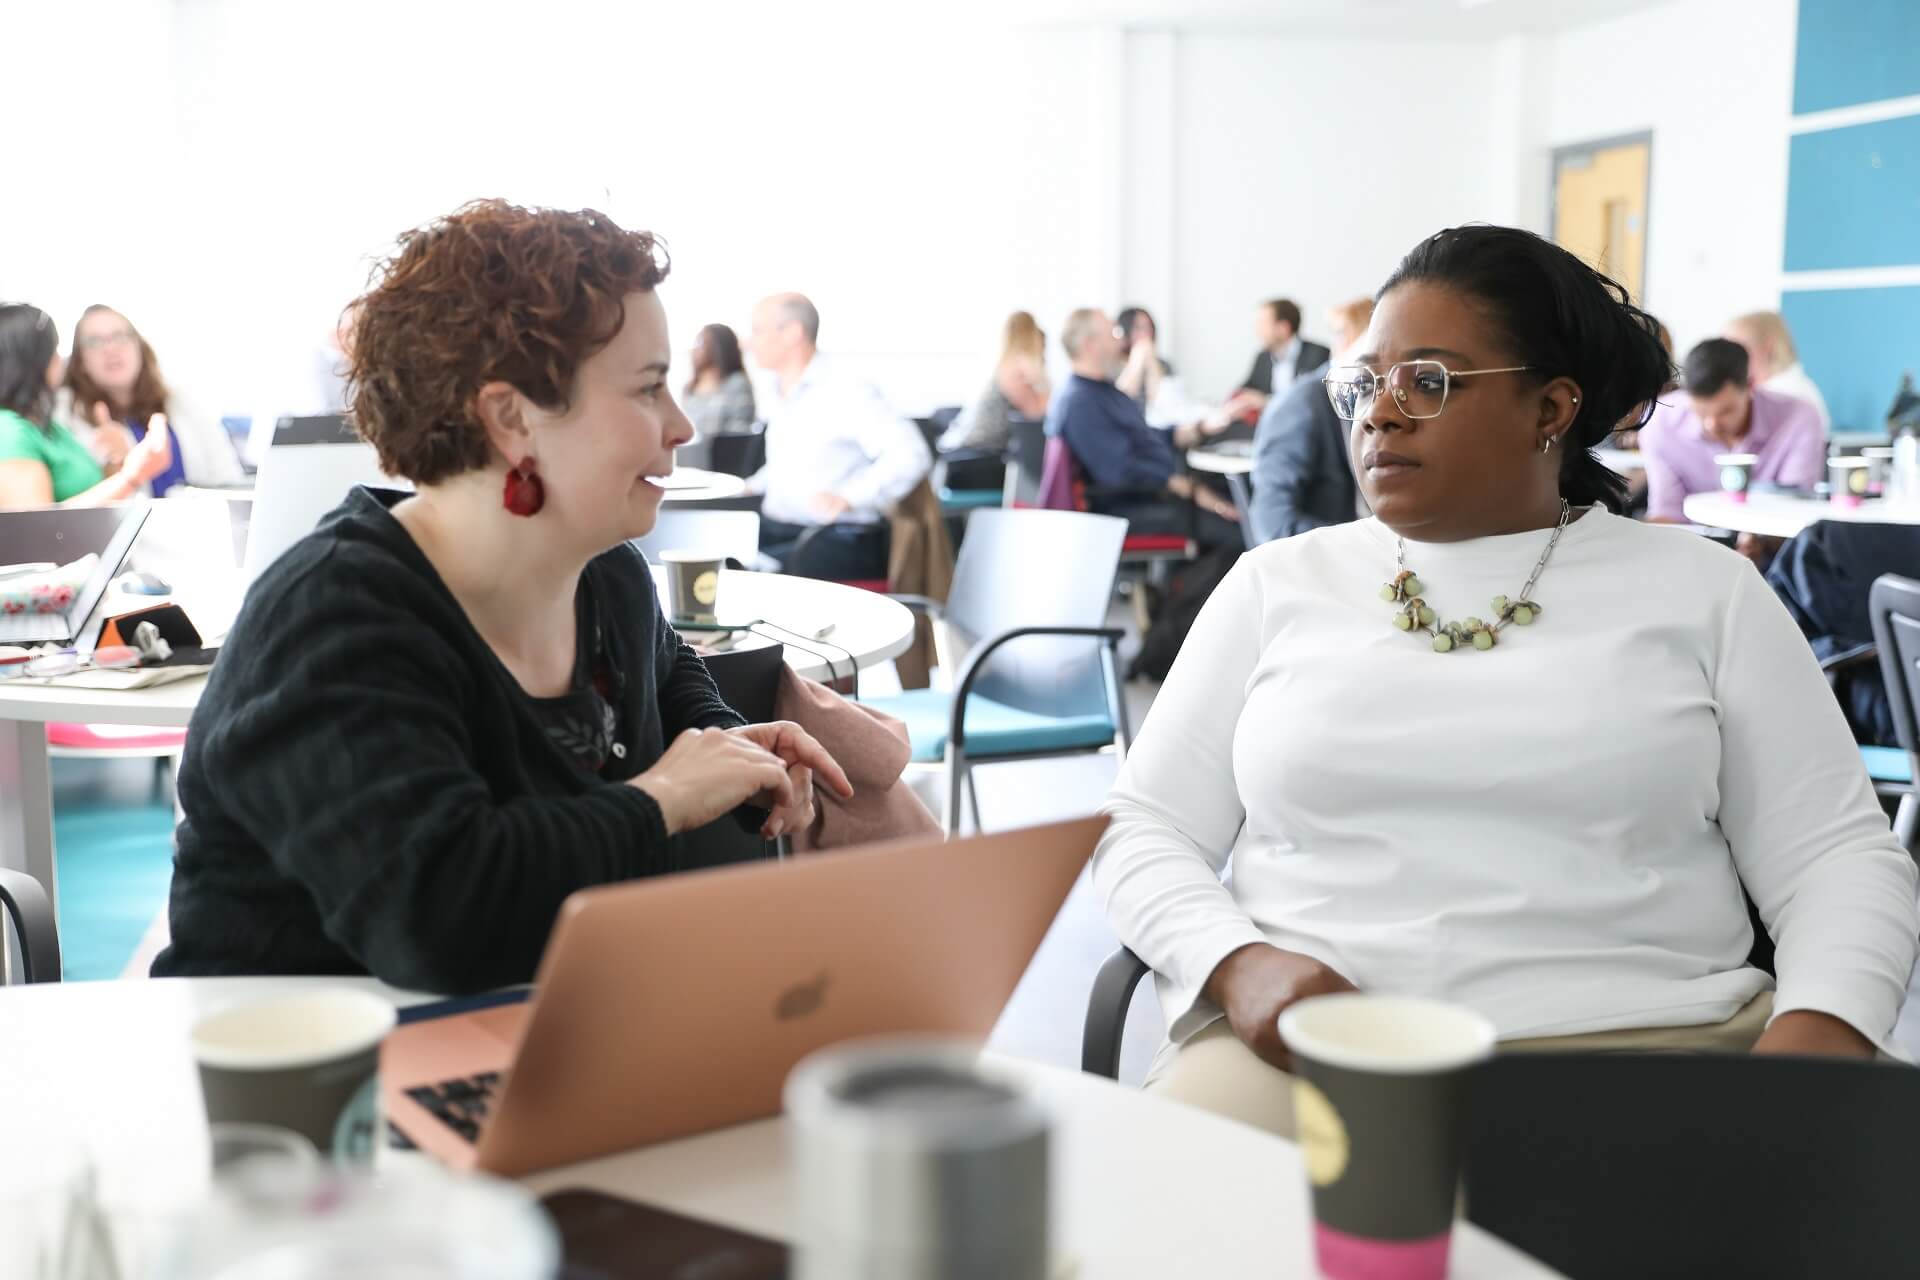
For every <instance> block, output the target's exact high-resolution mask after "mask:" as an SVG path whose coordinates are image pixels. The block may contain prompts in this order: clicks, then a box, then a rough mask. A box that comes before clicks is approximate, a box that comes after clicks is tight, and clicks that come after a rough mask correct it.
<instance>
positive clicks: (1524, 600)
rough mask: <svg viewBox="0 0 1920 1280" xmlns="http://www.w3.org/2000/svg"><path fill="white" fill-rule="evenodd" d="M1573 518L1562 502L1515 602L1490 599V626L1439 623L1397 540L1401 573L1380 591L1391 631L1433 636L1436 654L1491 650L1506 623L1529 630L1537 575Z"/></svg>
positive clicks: (1468, 622)
mask: <svg viewBox="0 0 1920 1280" xmlns="http://www.w3.org/2000/svg"><path fill="white" fill-rule="evenodd" d="M1572 515H1573V504H1572V503H1570V502H1568V501H1567V500H1566V499H1564V498H1562V499H1561V500H1560V523H1559V524H1557V525H1555V526H1554V529H1553V537H1551V538H1549V539H1548V540H1547V549H1546V550H1545V551H1542V552H1541V553H1540V559H1539V560H1538V561H1537V562H1536V563H1535V564H1534V566H1533V574H1532V576H1530V577H1529V578H1528V579H1527V585H1526V586H1524V587H1522V588H1520V596H1519V598H1518V599H1515V600H1509V599H1508V598H1507V597H1506V596H1495V597H1494V598H1493V621H1492V622H1490V623H1489V622H1482V621H1481V620H1480V619H1479V618H1468V619H1467V620H1466V621H1465V622H1447V623H1442V622H1440V621H1439V618H1438V616H1437V615H1436V614H1435V613H1434V611H1433V609H1432V608H1431V607H1430V606H1429V605H1428V604H1427V602H1426V601H1425V600H1423V599H1421V593H1423V592H1424V591H1425V590H1426V589H1427V588H1426V584H1424V583H1422V582H1421V581H1420V579H1419V577H1418V576H1416V575H1415V574H1414V572H1413V570H1411V569H1409V568H1407V540H1406V539H1405V538H1401V539H1399V544H1400V572H1399V573H1397V574H1395V575H1394V578H1393V581H1392V582H1389V583H1388V584H1387V585H1386V586H1384V587H1381V588H1380V598H1381V599H1382V600H1384V601H1386V602H1387V603H1388V604H1390V605H1394V606H1396V607H1395V609H1394V614H1393V626H1394V629H1395V630H1397V631H1406V632H1414V631H1418V632H1420V633H1422V634H1423V635H1429V636H1432V637H1433V651H1434V652H1435V653H1451V652H1453V651H1454V650H1455V649H1465V648H1467V647H1469V646H1471V647H1473V648H1475V649H1479V650H1482V651H1484V650H1487V649H1491V648H1493V646H1494V644H1495V643H1496V641H1495V637H1497V636H1498V635H1499V633H1500V632H1501V631H1503V630H1505V629H1506V627H1507V624H1508V623H1512V624H1513V625H1514V626H1517V627H1530V626H1532V625H1533V620H1534V619H1535V618H1538V617H1539V616H1540V606H1539V605H1538V604H1535V603H1534V602H1533V600H1532V599H1531V596H1532V594H1533V584H1534V583H1536V582H1538V581H1540V575H1541V573H1543V572H1545V570H1546V567H1547V561H1548V560H1550V559H1552V558H1553V549H1554V548H1555V547H1557V546H1559V545H1560V535H1561V534H1563V533H1565V532H1566V531H1567V521H1568V520H1569V519H1570V518H1571V517H1572Z"/></svg>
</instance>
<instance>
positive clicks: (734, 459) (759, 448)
mask: <svg viewBox="0 0 1920 1280" xmlns="http://www.w3.org/2000/svg"><path fill="white" fill-rule="evenodd" d="M708 444H709V446H710V451H709V453H708V455H707V467H708V469H709V470H711V471H718V472H721V473H723V474H725V475H730V476H741V477H746V476H750V475H752V474H753V473H754V472H756V471H758V470H759V469H760V468H761V467H763V466H765V465H766V461H767V434H766V429H765V428H763V427H756V428H755V429H754V430H752V431H727V432H722V433H721V434H719V435H716V436H714V437H712V439H711V440H709V441H708Z"/></svg>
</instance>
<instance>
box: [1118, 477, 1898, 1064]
mask: <svg viewBox="0 0 1920 1280" xmlns="http://www.w3.org/2000/svg"><path fill="white" fill-rule="evenodd" d="M1550 533H1551V531H1550V530H1540V531H1537V532H1530V533H1522V534H1513V535H1508V536H1502V537H1493V538H1482V539H1478V540H1475V541H1470V542H1463V543H1413V542H1410V543H1408V544H1407V566H1408V567H1409V568H1410V569H1412V570H1414V571H1415V572H1416V573H1417V574H1418V575H1419V577H1420V579H1421V581H1422V584H1423V586H1424V588H1425V596H1426V599H1427V600H1428V602H1429V603H1431V604H1432V605H1433V606H1434V607H1435V608H1436V609H1437V611H1438V612H1439V615H1440V617H1441V619H1442V620H1447V621H1464V620H1465V618H1467V617H1468V616H1470V615H1477V616H1479V617H1482V618H1491V614H1492V608H1491V602H1492V599H1493V597H1495V596H1497V595H1510V596H1511V595H1517V594H1518V592H1519V590H1520V588H1521V586H1522V584H1524V583H1525V581H1526V579H1527V575H1528V573H1529V572H1531V570H1532V568H1533V565H1534V563H1535V561H1536V560H1537V559H1538V558H1539V555H1540V553H1541V551H1542V550H1543V549H1544V548H1545V547H1546V545H1547V540H1548V537H1549V536H1550ZM1394 572H1395V551H1394V535H1393V534H1392V532H1391V531H1390V530H1388V529H1387V528H1386V527H1384V526H1383V525H1381V524H1380V522H1379V521H1378V520H1373V519H1368V520H1362V521H1359V522H1357V523H1354V524H1348V525H1340V526H1335V527H1332V528H1326V529H1318V530H1315V531H1313V532H1312V533H1308V534H1304V535H1301V536H1299V537H1294V538H1287V539H1284V540H1282V541H1279V542H1275V543H1270V544H1268V545H1266V546H1263V547H1260V548H1258V549H1257V550H1254V551H1251V552H1248V553H1247V554H1246V555H1245V556H1244V557H1243V558H1242V559H1241V561H1240V563H1239V565H1238V566H1237V567H1236V568H1235V569H1234V570H1233V572H1232V574H1231V575H1230V576H1229V577H1228V578H1227V579H1226V580H1225V581H1224V582H1222V583H1221V585H1220V586H1219V587H1218V589H1216V591H1215V592H1214V595H1213V597H1212V599H1211V600H1210V601H1208V603H1207V606H1206V608H1205V610H1204V611H1203V612H1202V613H1201V615H1200V617H1199V620H1198V621H1197V622H1196V623H1195V624H1194V627H1193V631H1192V633H1191V634H1190V635H1189V636H1188V638H1187V642H1186V644H1185V646H1184V648H1183V649H1182V650H1181V653H1180V657H1179V660H1178V661H1177V662H1176V663H1175V665H1174V668H1173V670H1172V672H1171V673H1170V675H1169V676H1168V678H1167V681H1166V683H1165V685H1164V686H1163V687H1162V689H1161V691H1160V694H1159V696H1158V698H1157V699H1156V701H1155V703H1154V707H1153V710H1152V712H1151V713H1150V714H1149V715H1148V717H1147V720H1146V723H1145V724H1144V726H1143V727H1142V730H1141V733H1140V737H1139V741H1138V742H1137V743H1136V744H1135V746H1134V748H1133V750H1132V751H1131V752H1130V753H1129V755H1128V757H1127V760H1126V764H1125V766H1124V768H1123V769H1122V771H1121V773H1120V777H1119V780H1118V782H1117V783H1116V784H1115V787H1114V791H1113V795H1112V797H1111V799H1110V801H1109V802H1108V805H1107V806H1106V808H1107V812H1109V813H1110V814H1111V815H1112V819H1113V821H1112V825H1111V826H1110V828H1109V829H1108V831H1107V833H1106V836H1105V838H1104V839H1103V840H1102V841H1101V843H1100V847H1099V851H1098V852H1097V853H1096V855H1095V860H1094V877H1095V882H1096V884H1097V885H1098V886H1099V887H1100V888H1101V890H1102V891H1103V892H1104V894H1105V895H1106V898H1107V905H1108V912H1109V914H1110V916H1111V918H1112V919H1113V921H1114V924H1115V927H1116V928H1117V930H1118V932H1119V934H1120V936H1121V938H1122V939H1123V940H1124V941H1125V942H1126V943H1127V945H1128V946H1130V947H1132V948H1133V949H1134V950H1135V951H1136V952H1137V953H1139V955H1140V956H1141V957H1142V958H1144V959H1145V960H1146V961H1147V962H1148V963H1150V964H1151V965H1152V966H1153V968H1154V970H1155V972H1156V974H1157V975H1158V983H1159V990H1160V998H1161V1003H1162V1006H1163V1007H1164V1009H1165V1012H1166V1015H1167V1019H1168V1026H1169V1029H1170V1034H1171V1035H1172V1037H1173V1038H1174V1039H1175V1040H1176V1041H1180V1040H1184V1039H1186V1038H1187V1037H1188V1036H1191V1035H1192V1034H1193V1033H1194V1032H1195V1031H1197V1030H1199V1029H1200V1028H1201V1027H1203V1026H1205V1025H1207V1023H1209V1022H1211V1021H1213V1020H1214V1019H1216V1018H1218V1017H1219V1016H1220V1011H1219V1010H1218V1009H1217V1008H1215V1007H1213V1006H1212V1005H1211V1004H1210V1003H1208V1002H1207V1001H1206V1000H1204V999H1203V998H1202V996H1201V994H1200V993H1201V988H1202V986H1203V985H1204V983H1205V982H1206V979H1207V977H1208V976H1209V975H1210V974H1211V973H1212V971H1213V969H1214V966H1215V965H1217V964H1218V963H1219V962H1220V961H1221V960H1222V959H1223V958H1225V957H1226V955H1227V954H1228V953H1229V952H1232V951H1234V950H1235V949H1237V948H1239V947H1241V946H1243V945H1245V944H1247V943H1250V942H1259V941H1267V942H1271V943H1273V944H1274V945H1276V946H1279V947H1284V948H1286V949H1288V950H1291V951H1298V952H1304V953H1306V954H1308V955H1311V956H1314V957H1316V958H1317V959H1319V960H1321V961H1322V962H1324V963H1325V964H1327V965H1329V966H1331V967H1332V968H1334V969H1335V970H1337V971H1339V972H1340V973H1341V974H1344V975H1345V976H1346V977H1347V978H1349V979H1350V980H1351V981H1353V982H1354V983H1355V984H1356V985H1357V986H1359V987H1360V988H1361V990H1363V991H1382V992H1392V993H1396V994H1414V995H1426V996H1433V997H1437V998H1441V999H1447V1000H1454V1001H1459V1002H1461V1003H1464V1004H1467V1005H1470V1006H1472V1007H1474V1008H1476V1009H1478V1010H1480V1011H1481V1012H1482V1013H1484V1014H1486V1015H1487V1016H1488V1017H1489V1018H1491V1019H1492V1020H1493V1021H1494V1023H1495V1024H1496V1025H1497V1026H1498V1027H1499V1029H1500V1033H1501V1035H1502V1036H1503V1037H1508V1038H1511V1037H1523V1036H1541V1035H1558V1034H1567V1033H1574V1032H1582V1031H1599V1030H1606V1029H1612V1028H1623V1027H1649V1026H1684V1025H1697V1024H1703V1023H1709V1022H1716V1021H1722V1020H1724V1019H1726V1018H1728V1017H1730V1016H1732V1015H1733V1013H1734V1012H1735V1011H1736V1010H1738V1009H1739V1008H1740V1007H1741V1006H1742V1005H1743V1004H1745V1003H1746V1002H1747V1001H1748V1000H1750V999H1752V998H1753V997H1754V996H1755V995H1757V994H1759V993H1760V992H1762V991H1765V990H1767V989H1768V987H1769V986H1771V985H1772V982H1771V980H1770V979H1769V978H1768V977H1767V976H1766V975H1765V974H1764V973H1762V972H1761V971H1759V970H1757V969H1752V968H1749V967H1747V965H1746V957H1747V953H1748V951H1749V949H1750V948H1751V945H1752V931H1751V929H1750V927H1749V925H1748V920H1747V914H1746V908H1745V904H1744V901H1743V899H1742V896H1741V888H1742V885H1743V884H1744V886H1745V888H1746V890H1747V892H1748V893H1749V894H1751V895H1752V897H1753V899H1754V901H1755V902H1756V903H1757V904H1758V906H1759V908H1760V913H1761V917H1762V918H1763V919H1764V920H1765V921H1766V922H1767V924H1768V927H1769V932H1770V933H1771V934H1772V935H1773V936H1774V938H1775V939H1776V942H1777V944H1778V954H1777V960H1776V964H1777V969H1778V972H1779V983H1778V991H1777V993H1776V997H1775V1004H1774V1010H1775V1016H1778V1014H1779V1013H1782V1012H1785V1011H1787V1010H1791V1009H1814V1010H1820V1011H1823V1012H1826V1013H1830V1014H1833V1015H1834V1016H1836V1017H1839V1018H1842V1019H1845V1020H1846V1021H1847V1022H1849V1023H1851V1024H1852V1025H1853V1026H1854V1027H1856V1028H1858V1029H1859V1030H1860V1031H1861V1032H1862V1033H1864V1034H1865V1035H1867V1036H1868V1037H1869V1038H1871V1039H1873V1040H1875V1041H1877V1042H1879V1043H1880V1044H1881V1045H1882V1046H1883V1047H1886V1045H1887V1036H1888V1033H1889V1032H1890V1031H1891V1030H1892V1028H1893V1024H1894V1020H1895V1017H1896V1015H1897V1013H1898V1011H1899V1008H1900V1003H1901V999H1902V997H1903V995H1904V993H1905V990H1906V984H1907V978H1908V974H1909V972H1910V970H1911V968H1912V965H1913V961H1914V952H1915V946H1916V943H1915V936H1916V930H1917V929H1920V912H1917V911H1916V906H1915V880H1916V877H1915V869H1914V865H1913V862H1912V861H1911V860H1910V859H1909V858H1908V857H1907V855H1906V854H1905V853H1904V852H1903V851H1902V850H1901V849H1900V847H1899V845H1898V844H1896V843H1895V841H1894V839H1893V837H1892V834H1891V833H1890V831H1889V829H1888V824H1887V820H1886V817H1885V816H1884V814H1883V813H1882V811H1881V809H1880V807H1879V804H1878V802H1877V801H1876V799H1875V797H1874V794H1873V789H1872V785H1871V784H1870V783H1869V781H1868V779H1867V776H1866V773H1865V770H1864V768H1863V767H1862V765H1861V762H1860V756H1859V753H1858V751H1857V750H1856V748H1855V745H1854V743H1853V740H1852V738H1851V736H1850V735H1849V733H1848V731H1847V728H1846V725H1845V722H1844V721H1843V719H1842V717H1841V714H1840V711H1839V708H1838V706H1837V704H1836V703H1835V700H1834V697H1833V695H1832V693H1831V692H1830V691H1829V690H1828V688H1827V685H1826V683H1825V681H1824V680H1823V679H1822V677H1821V675H1820V672H1819V670H1818V667H1817V665H1816V663H1815V661H1814V658H1813V656H1812V653H1811V651H1810V650H1809V649H1808V647H1807V643H1806V641H1805V640H1804V639H1803V638H1802V637H1801V635H1800V633H1799V631H1798V630H1797V629H1796V628H1795V627H1794V625H1793V623H1792V621H1791V620H1790V619H1789V618H1788V616H1787V614H1786V611H1785V610H1784V609H1783V608H1782V606H1781V605H1780V603H1779V602H1778V601H1777V600H1776V599H1775V598H1774V596H1773V593H1772V592H1771V591H1770V590H1769V589H1768V587H1767V585H1766V583H1765V582H1764V581H1762V580H1761V578H1760V576H1759V575H1758V574H1757V573H1755V572H1754V570H1753V568H1752V566H1751V565H1749V564H1748V563H1747V562H1746V561H1745V560H1744V559H1742V558H1740V557H1738V556H1736V555H1734V554H1733V553H1731V552H1729V551H1726V550H1725V549H1723V548H1721V547H1718V546H1716V545H1714V544H1712V543H1710V542H1708V541H1706V540H1704V539H1701V538H1698V537H1696V536H1695V535H1693V534H1691V533H1688V532H1685V531H1683V530H1678V529H1669V528H1659V527H1652V526H1647V525H1641V524H1636V523H1634V522H1632V521H1629V520H1624V519H1621V518H1619V517H1617V516H1614V515H1611V514H1609V513H1607V512H1605V511H1602V510H1598V509H1596V510H1590V511H1588V512H1586V513H1585V514H1584V515H1583V516H1581V517H1580V518H1578V519H1576V520H1575V521H1574V522H1573V523H1571V524H1570V525H1569V526H1568V527H1567V530H1566V533H1565V535H1564V536H1563V537H1562V539H1561V541H1560V545H1559V547H1558V548H1557V549H1556V550H1555V552H1554V554H1553V558H1552V560H1551V562H1550V563H1549V564H1548V566H1547V568H1546V571H1545V573H1544V574H1543V575H1542V576H1541V578H1540V582H1539V585H1538V586H1537V587H1536V588H1535V589H1534V591H1533V592H1532V595H1533V598H1534V599H1535V600H1536V601H1538V602H1539V604H1540V605H1541V608H1542V615H1541V617H1540V618H1539V619H1538V620H1537V621H1536V622H1535V623H1534V624H1533V625H1532V626H1530V627H1517V626H1516V627H1509V628H1507V629H1506V630H1505V631H1503V632H1501V634H1500V642H1499V644H1498V645H1497V646H1496V647H1495V648H1494V649H1493V650H1491V651H1488V652H1479V651H1467V652H1455V653H1450V654H1437V653H1434V652H1433V651H1432V648H1431V642H1430V641H1429V640H1428V639H1427V638H1426V637H1424V636H1420V635H1418V634H1414V635H1409V634H1407V633H1405V632H1401V631H1396V630H1394V629H1393V628H1392V626H1391V625H1390V619H1391V616H1392V614H1393V611H1394V606H1392V605H1390V604H1387V603H1385V602H1383V601H1382V600H1381V599H1380V595H1379V592H1380V587H1381V586H1382V585H1383V584H1384V583H1386V582H1387V581H1388V580H1389V579H1390V578H1391V577H1392V576H1393V574H1394ZM1229 855H1231V859H1232V873H1231V876H1230V879H1229V880H1228V881H1227V882H1226V883H1223V882H1222V872H1223V871H1224V870H1225V869H1226V867H1227V863H1228V859H1229Z"/></svg>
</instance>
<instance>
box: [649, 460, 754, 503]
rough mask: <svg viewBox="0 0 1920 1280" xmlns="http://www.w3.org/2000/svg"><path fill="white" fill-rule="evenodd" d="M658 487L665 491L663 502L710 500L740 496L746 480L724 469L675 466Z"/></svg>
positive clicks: (744, 490)
mask: <svg viewBox="0 0 1920 1280" xmlns="http://www.w3.org/2000/svg"><path fill="white" fill-rule="evenodd" d="M660 487H661V488H663V489H665V490H666V491H667V496H666V497H665V498H663V499H662V501H664V502H712V501H713V500H714V499H716V498H738V497H741V496H742V495H744V494H745V493H746V491H747V482H746V481H745V480H743V479H741V478H740V477H739V476H735V475H728V474H727V473H726V472H724V471H703V470H701V469H700V468H699V467H675V468H674V469H673V474H672V475H670V476H668V477H666V479H665V480H663V481H662V482H661V486H660Z"/></svg>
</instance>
